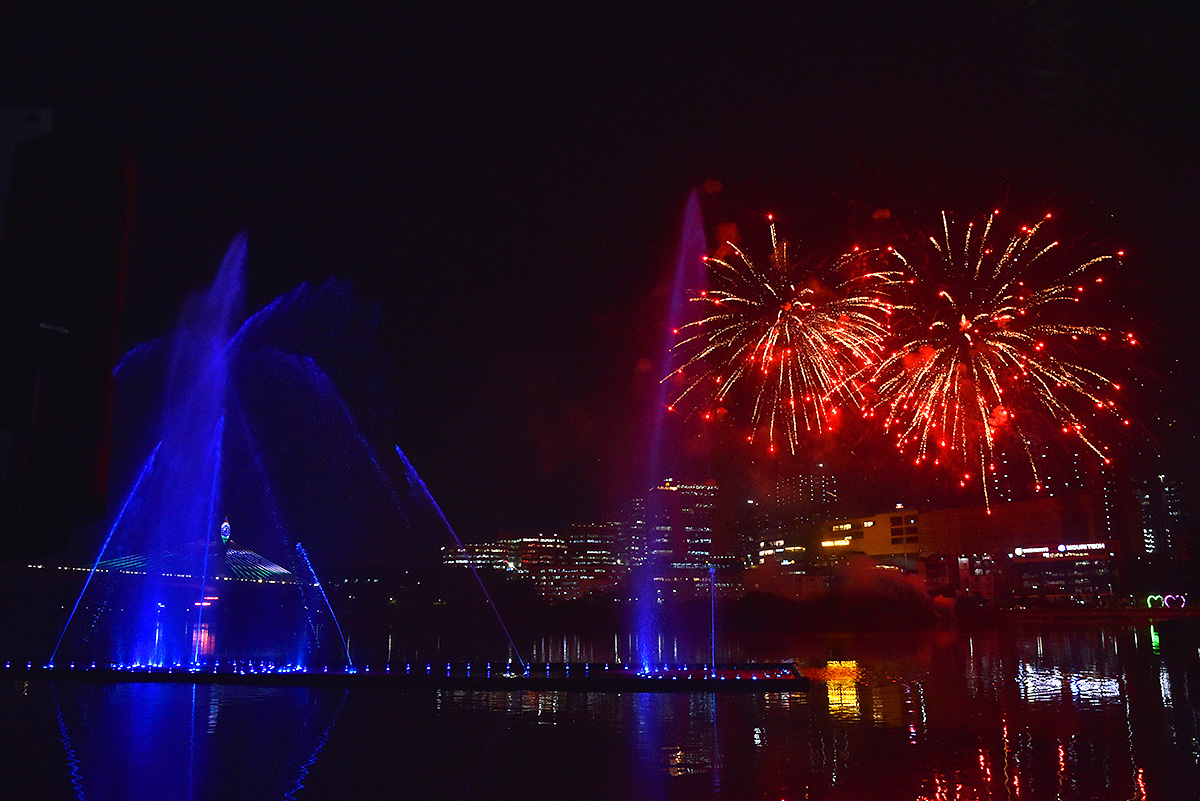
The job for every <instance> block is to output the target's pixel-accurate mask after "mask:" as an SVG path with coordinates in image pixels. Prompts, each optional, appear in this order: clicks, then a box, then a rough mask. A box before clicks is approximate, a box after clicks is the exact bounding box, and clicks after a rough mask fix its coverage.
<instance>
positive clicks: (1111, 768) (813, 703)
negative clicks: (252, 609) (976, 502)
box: [0, 622, 1200, 801]
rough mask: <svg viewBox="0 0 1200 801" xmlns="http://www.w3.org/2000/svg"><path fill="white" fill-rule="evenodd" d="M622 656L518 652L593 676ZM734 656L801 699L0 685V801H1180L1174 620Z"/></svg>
mask: <svg viewBox="0 0 1200 801" xmlns="http://www.w3.org/2000/svg"><path fill="white" fill-rule="evenodd" d="M622 643H623V641H622V637H621V636H620V635H616V636H606V637H589V638H581V637H578V636H565V637H560V636H556V637H553V638H547V639H545V640H542V641H540V642H539V643H538V645H537V647H539V648H540V650H541V654H540V657H541V658H543V659H544V658H561V654H565V655H567V656H573V654H574V655H582V656H584V657H588V655H589V654H590V658H597V657H598V658H599V659H600V660H603V659H605V658H609V656H608V654H610V653H611V651H612V650H613V649H615V650H616V651H617V652H618V654H619V652H620V651H621V649H622ZM665 647H666V649H667V650H670V648H671V647H672V644H671V643H670V642H669V641H668V642H667V643H665ZM730 647H731V646H727V648H730ZM732 651H733V652H735V654H736V655H737V656H740V657H754V658H759V659H779V658H782V657H795V658H797V659H798V660H799V661H800V663H801V664H802V665H804V666H805V667H804V670H805V672H806V674H807V675H809V676H810V677H811V678H812V679H813V680H814V681H813V683H812V688H811V690H810V691H809V692H807V693H796V694H779V693H758V694H715V695H714V694H701V693H696V694H637V693H635V694H611V695H608V694H598V693H574V692H550V693H538V692H517V693H502V692H496V693H491V692H489V693H483V692H478V693H476V692H449V691H440V692H438V691H422V692H416V691H399V690H382V689H369V688H363V689H357V688H356V689H353V690H349V691H346V690H342V689H335V690H331V689H308V688H248V687H234V686H220V685H195V686H193V685H175V684H163V685H154V684H110V685H92V684H84V683H73V682H72V683H49V682H36V681H35V682H28V683H24V682H5V683H3V684H0V720H2V721H3V726H2V727H0V754H3V757H2V758H0V797H5V798H31V799H71V798H78V799H123V800H124V799H217V798H220V799H227V798H228V799H232V798H248V799H249V798H252V799H268V798H297V799H304V798H313V799H327V798H339V799H340V798H347V799H370V798H422V799H426V798H429V799H443V798H445V799H472V798H518V799H571V800H572V801H573V800H574V799H706V798H721V799H783V800H785V801H791V799H797V800H799V799H906V800H908V801H915V800H916V799H931V800H933V799H937V800H938V801H942V800H943V799H944V800H946V801H950V800H952V799H1064V800H1065V799H1196V798H1200V789H1198V788H1200V767H1198V760H1200V711H1198V709H1197V701H1200V627H1198V626H1197V625H1196V623H1195V622H1190V623H1171V624H1164V625H1162V626H1160V627H1158V628H1155V627H1151V626H1148V625H1144V624H1143V625H1138V626H1090V627H1087V628H1056V627H1047V626H1041V627H1028V628H1022V627H1016V628H999V629H986V630H980V631H975V632H961V631H960V632H934V633H919V634H904V635H898V634H886V635H884V634H853V635H797V636H796V637H794V638H777V639H775V640H773V641H772V642H769V643H764V642H754V643H750V642H741V643H737V644H736V646H732ZM556 652H558V653H556ZM574 658H578V656H575V657H574ZM684 658H685V659H688V658H695V657H694V656H691V655H686V654H685V655H684Z"/></svg>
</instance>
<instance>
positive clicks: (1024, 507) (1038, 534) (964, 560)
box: [818, 494, 1120, 600]
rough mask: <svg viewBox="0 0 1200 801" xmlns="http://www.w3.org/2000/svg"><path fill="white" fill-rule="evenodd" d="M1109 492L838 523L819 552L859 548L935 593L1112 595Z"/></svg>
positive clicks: (838, 554)
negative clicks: (1106, 499)
mask: <svg viewBox="0 0 1200 801" xmlns="http://www.w3.org/2000/svg"><path fill="white" fill-rule="evenodd" d="M1105 508H1106V507H1105V505H1104V503H1103V499H1099V500H1097V499H1096V498H1094V497H1093V496H1090V495H1079V494H1076V495H1062V496H1058V497H1048V496H1047V497H1041V498H1038V499H1036V500H1027V501H1017V502H1013V503H1002V504H993V505H992V506H991V507H990V508H986V507H967V508H961V509H938V510H929V511H920V512H918V511H915V510H911V509H896V510H893V511H891V512H885V513H883V514H878V515H872V516H866V517H856V518H849V519H842V520H837V521H834V522H831V523H828V524H826V525H825V526H822V527H821V534H820V538H821V539H820V542H819V545H818V553H819V554H820V556H821V559H822V560H823V561H826V562H829V563H835V562H837V561H839V560H840V559H842V558H844V557H845V556H848V555H851V554H861V555H864V556H867V557H870V558H871V559H873V560H875V561H876V562H878V563H880V564H885V565H892V566H895V567H900V568H903V569H906V570H908V571H910V572H914V573H915V572H920V573H921V574H922V575H923V576H924V578H925V582H926V586H927V587H928V589H929V590H930V591H931V592H939V593H946V594H964V593H965V594H969V595H975V596H978V597H981V598H987V599H993V598H999V597H1016V598H1022V597H1024V598H1041V599H1049V600H1052V599H1056V598H1061V597H1064V596H1073V597H1086V598H1096V597H1101V596H1108V595H1112V594H1113V593H1114V590H1115V587H1116V583H1117V578H1118V574H1119V571H1118V559H1117V556H1118V554H1119V553H1120V549H1119V547H1118V545H1117V541H1116V539H1115V538H1113V537H1111V536H1109V529H1108V525H1107V516H1106V511H1105Z"/></svg>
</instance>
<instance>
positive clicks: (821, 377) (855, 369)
mask: <svg viewBox="0 0 1200 801" xmlns="http://www.w3.org/2000/svg"><path fill="white" fill-rule="evenodd" d="M768 220H769V221H770V233H771V255H770V259H769V260H768V263H767V265H766V267H765V268H760V267H759V266H758V265H756V264H755V263H754V262H753V261H751V259H750V257H749V256H747V255H746V253H744V252H743V251H742V250H740V249H739V248H738V247H736V246H735V245H734V244H733V243H728V247H729V248H730V249H731V250H732V251H733V253H734V255H735V256H736V258H731V259H729V260H728V261H727V260H724V259H720V258H707V259H705V261H706V263H707V264H708V266H709V269H710V272H711V278H712V280H713V283H714V285H715V288H713V289H710V290H708V291H706V292H702V293H700V295H699V296H698V297H695V298H692V300H694V301H698V302H700V303H703V304H705V305H706V306H707V310H706V314H705V315H704V316H703V317H702V318H701V319H699V320H696V321H694V322H691V323H688V324H686V325H684V326H683V327H682V328H681V329H680V330H679V331H678V332H677V333H682V334H683V335H684V336H683V338H682V339H681V340H680V341H679V342H677V343H676V345H675V350H676V351H677V352H680V353H683V354H685V356H684V362H683V364H682V366H680V367H679V368H677V369H676V371H675V372H674V373H673V374H672V375H669V376H667V377H666V378H664V379H663V381H667V380H670V379H672V378H679V379H681V380H682V381H683V382H684V388H683V389H682V391H680V392H679V394H678V395H677V396H676V399H675V402H674V403H673V404H671V405H670V406H669V407H668V408H669V409H672V410H674V409H675V408H676V407H677V406H679V405H680V403H681V401H684V400H685V399H691V400H693V401H695V403H696V404H697V405H700V404H703V403H705V402H714V403H716V404H722V403H724V402H725V401H726V399H728V398H729V397H730V395H731V394H732V393H734V392H735V391H737V392H741V391H742V389H741V388H742V387H743V386H746V388H747V391H749V392H750V393H751V395H752V398H753V400H752V402H751V404H750V405H751V413H750V422H751V425H752V427H753V429H754V431H755V432H757V431H758V430H760V429H762V428H765V429H766V434H767V438H768V441H769V443H770V448H771V450H772V451H774V450H775V442H776V438H777V436H779V437H782V438H784V439H785V440H786V444H787V447H788V449H789V451H791V452H793V453H794V452H795V450H796V448H797V446H798V444H799V442H800V436H801V432H802V431H814V430H815V431H822V430H825V429H826V428H828V426H829V424H830V422H831V418H832V417H834V416H836V415H837V414H838V411H839V404H840V403H841V402H844V401H850V402H857V401H858V400H860V399H861V394H860V392H859V390H858V389H857V388H856V386H855V385H854V384H853V383H852V382H851V380H850V379H851V378H852V377H854V376H857V375H860V374H861V372H862V371H863V370H864V369H865V368H866V367H867V366H868V365H871V364H872V363H873V362H875V361H876V360H877V359H878V358H879V357H880V355H881V354H882V351H883V343H884V339H885V337H886V335H887V333H888V324H887V321H888V317H889V316H890V315H891V313H892V311H893V310H894V308H895V304H894V303H893V301H892V300H891V299H890V297H889V291H890V290H891V289H892V288H893V287H894V286H895V285H898V284H899V283H900V281H901V279H902V278H906V277H907V276H905V275H904V274H903V273H902V272H901V271H900V270H877V269H871V267H870V265H871V264H872V263H873V262H875V261H876V260H878V259H881V258H882V259H889V260H895V261H896V262H897V264H898V265H899V266H903V265H904V260H903V258H901V257H900V256H899V254H897V253H895V252H894V251H892V249H891V248H887V249H886V250H867V251H859V250H858V249H857V248H856V249H855V251H854V252H851V253H847V254H845V255H843V256H841V257H839V258H838V259H836V260H835V261H833V262H832V263H830V264H822V265H817V266H816V267H814V268H811V269H801V268H800V266H799V265H798V264H797V263H796V262H795V261H794V260H792V259H791V258H790V257H789V254H788V250H787V243H786V242H784V241H783V240H781V239H780V238H779V237H778V235H777V233H776V230H775V223H774V221H773V219H771V218H770V217H768ZM856 268H858V271H856ZM693 368H696V370H695V374H694V375H693V374H692V372H693ZM711 414H712V412H711V411H710V412H706V413H705V416H706V417H710V416H711ZM753 436H754V435H753V434H751V439H753Z"/></svg>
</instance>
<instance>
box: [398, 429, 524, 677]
mask: <svg viewBox="0 0 1200 801" xmlns="http://www.w3.org/2000/svg"><path fill="white" fill-rule="evenodd" d="M396 455H397V456H399V457H400V463H401V464H402V465H403V467H404V477H405V479H406V480H407V481H408V485H409V487H411V488H412V489H414V490H419V491H420V492H421V494H422V495H423V496H424V498H425V501H426V502H427V503H428V504H429V506H430V508H432V509H433V511H434V512H435V513H436V514H437V517H438V520H440V521H441V523H442V526H443V527H445V529H446V531H448V532H450V536H451V537H453V538H454V544H455V545H457V546H458V553H461V554H463V555H465V554H466V550H465V549H464V548H463V544H462V541H461V540H459V538H458V534H456V533H455V532H454V529H453V528H452V527H451V526H450V522H449V521H448V520H446V515H444V514H442V508H441V507H440V506H438V503H437V501H435V500H434V499H433V496H432V495H431V494H430V493H429V488H428V487H426V486H425V481H424V480H423V479H422V478H421V477H420V476H419V475H417V471H416V470H415V469H414V468H413V466H412V464H411V463H410V462H409V461H408V457H407V456H405V455H404V451H402V450H400V446H399V445H397V446H396ZM467 565H468V566H469V567H470V568H471V573H472V575H474V576H475V581H477V582H479V588H480V589H481V590H483V597H484V598H486V599H487V604H488V606H489V607H490V608H491V610H492V613H493V614H495V615H496V620H497V622H499V623H500V628H501V629H503V630H504V636H505V637H507V638H508V644H509V645H510V646H512V649H513V653H514V654H516V655H517V661H518V662H520V663H521V668H522V669H526V668H528V667H529V666H528V665H527V664H526V662H525V660H524V659H523V658H521V652H520V650H519V649H518V648H517V644H516V642H514V641H513V638H512V634H510V633H509V631H508V626H506V625H505V623H504V618H502V617H501V616H500V610H499V609H497V608H496V604H495V603H494V602H493V601H492V595H491V593H489V592H488V588H487V586H486V585H485V584H484V583H483V579H482V578H480V576H479V571H477V570H476V569H475V563H474V562H472V561H471V559H470V558H469V557H468V558H467Z"/></svg>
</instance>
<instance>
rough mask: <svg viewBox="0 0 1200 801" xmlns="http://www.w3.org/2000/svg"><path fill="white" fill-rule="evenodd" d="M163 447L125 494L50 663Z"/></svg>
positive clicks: (152, 452) (56, 644) (68, 616)
mask: <svg viewBox="0 0 1200 801" xmlns="http://www.w3.org/2000/svg"><path fill="white" fill-rule="evenodd" d="M160 447H162V442H161V441H160V442H159V443H158V444H157V445H155V446H154V450H153V451H151V452H150V456H149V458H148V459H146V463H145V464H144V465H142V470H141V472H140V473H138V477H137V481H135V482H133V487H132V488H131V489H130V490H129V492H128V494H126V496H125V502H124V503H122V504H121V510H120V511H119V512H117V516H116V518H114V519H113V524H112V525H111V526H110V527H109V529H108V536H107V537H105V538H104V544H103V545H102V546H100V553H98V554H97V555H96V561H95V563H94V564H92V569H91V570H90V571H89V572H88V576H87V579H86V580H85V581H84V582H83V589H81V590H80V591H79V597H78V598H76V599H75V605H74V606H73V607H71V614H69V615H67V622H66V624H64V625H63V630H62V633H61V634H59V635H58V642H56V643H55V644H54V653H52V654H51V655H50V664H51V665H53V664H54V660H55V659H56V658H57V657H58V649H59V648H61V647H62V641H63V637H64V636H66V634H67V629H69V628H70V627H71V621H72V620H74V619H75V613H76V612H77V611H78V610H79V602H80V601H82V600H83V595H84V593H86V592H87V588H88V585H89V584H91V583H92V576H94V575H96V568H98V567H99V566H100V560H102V559H103V558H104V552H105V551H107V550H108V546H109V543H111V542H112V538H113V534H114V533H115V532H116V530H117V526H119V525H121V520H122V519H123V518H124V517H125V511H126V510H127V509H129V504H130V503H131V502H132V501H133V498H134V496H135V495H137V491H138V487H140V486H141V485H142V479H144V478H145V477H146V474H147V473H149V472H150V468H151V466H152V465H153V464H154V457H155V456H157V455H158V449H159V448H160Z"/></svg>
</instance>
